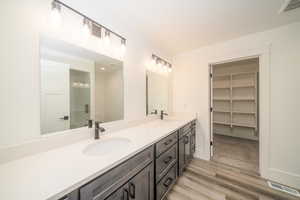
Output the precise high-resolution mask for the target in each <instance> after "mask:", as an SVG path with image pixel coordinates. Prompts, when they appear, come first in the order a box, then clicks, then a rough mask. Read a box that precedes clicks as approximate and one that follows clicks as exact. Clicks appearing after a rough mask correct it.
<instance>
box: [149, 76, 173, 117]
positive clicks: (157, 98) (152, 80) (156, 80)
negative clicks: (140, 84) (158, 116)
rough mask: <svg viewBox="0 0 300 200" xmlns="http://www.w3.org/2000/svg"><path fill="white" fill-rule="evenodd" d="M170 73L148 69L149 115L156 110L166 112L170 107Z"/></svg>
mask: <svg viewBox="0 0 300 200" xmlns="http://www.w3.org/2000/svg"><path fill="white" fill-rule="evenodd" d="M169 79H170V77H169V74H168V73H159V72H154V71H150V70H148V71H147V74H146V94H147V95H146V114H147V115H149V114H151V113H154V112H155V111H158V112H159V111H161V110H163V111H164V112H168V111H170V109H169V92H170V87H169Z"/></svg>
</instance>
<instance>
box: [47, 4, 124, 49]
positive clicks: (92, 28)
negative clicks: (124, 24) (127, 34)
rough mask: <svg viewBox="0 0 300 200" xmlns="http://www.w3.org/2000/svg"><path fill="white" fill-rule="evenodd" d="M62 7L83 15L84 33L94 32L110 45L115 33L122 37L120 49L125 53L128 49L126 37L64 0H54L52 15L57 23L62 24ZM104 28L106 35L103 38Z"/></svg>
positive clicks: (86, 34) (87, 34)
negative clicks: (111, 37)
mask: <svg viewBox="0 0 300 200" xmlns="http://www.w3.org/2000/svg"><path fill="white" fill-rule="evenodd" d="M62 8H67V9H68V10H70V11H72V12H73V13H75V14H77V15H80V16H81V17H83V24H82V25H83V26H82V29H83V33H84V35H85V36H89V35H91V34H93V35H94V36H96V37H98V38H100V39H103V40H104V43H105V45H109V44H110V36H111V34H113V35H115V36H116V37H118V38H119V39H120V50H121V53H122V54H124V53H125V51H126V39H125V38H124V37H123V36H121V35H119V34H118V33H116V32H113V31H112V30H110V29H109V28H107V27H105V26H103V25H101V24H99V23H98V22H96V21H94V20H92V19H91V18H89V17H87V16H85V15H84V14H82V13H80V12H79V11H77V10H75V9H73V8H71V7H70V6H68V5H66V4H64V3H63V2H61V1H59V0H54V1H53V2H52V9H51V17H52V20H53V21H54V23H55V24H60V21H61V18H62V16H61V11H62ZM102 30H104V37H103V38H102Z"/></svg>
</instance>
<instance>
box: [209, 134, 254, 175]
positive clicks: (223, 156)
mask: <svg viewBox="0 0 300 200" xmlns="http://www.w3.org/2000/svg"><path fill="white" fill-rule="evenodd" d="M212 159H213V160H214V161H217V162H220V163H224V164H227V165H231V166H234V167H238V168H241V169H244V170H247V171H249V172H252V173H254V174H256V175H258V174H259V143H258V141H254V140H248V139H242V138H235V137H230V136H222V135H218V134H214V155H213V158H212Z"/></svg>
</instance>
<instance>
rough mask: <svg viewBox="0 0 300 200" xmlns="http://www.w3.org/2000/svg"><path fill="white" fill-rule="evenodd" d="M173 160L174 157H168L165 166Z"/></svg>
mask: <svg viewBox="0 0 300 200" xmlns="http://www.w3.org/2000/svg"><path fill="white" fill-rule="evenodd" d="M172 159H173V157H172V156H168V158H166V159H165V160H164V163H165V164H168V163H169V162H170V161H171V160H172Z"/></svg>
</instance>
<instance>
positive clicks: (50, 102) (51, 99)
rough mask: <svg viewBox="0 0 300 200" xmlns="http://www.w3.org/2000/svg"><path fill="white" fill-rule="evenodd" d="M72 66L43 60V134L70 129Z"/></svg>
mask: <svg viewBox="0 0 300 200" xmlns="http://www.w3.org/2000/svg"><path fill="white" fill-rule="evenodd" d="M69 68H70V66H69V65H68V64H64V63H58V62H53V61H49V60H41V132H42V134H45V133H51V132H57V131H63V130H66V129H69V128H70V105H69V104H70V100H69V99H70V92H69V91H70V89H69V88H70V81H69V80H70V78H69V77H70V70H69Z"/></svg>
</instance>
